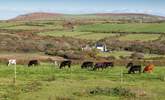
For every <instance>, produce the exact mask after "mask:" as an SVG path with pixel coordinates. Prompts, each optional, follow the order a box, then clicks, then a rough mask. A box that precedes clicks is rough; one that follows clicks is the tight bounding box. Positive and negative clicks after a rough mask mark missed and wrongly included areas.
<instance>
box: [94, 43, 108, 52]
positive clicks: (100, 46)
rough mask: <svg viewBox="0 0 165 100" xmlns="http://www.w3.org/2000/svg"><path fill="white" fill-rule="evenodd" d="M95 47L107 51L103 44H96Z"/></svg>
mask: <svg viewBox="0 0 165 100" xmlns="http://www.w3.org/2000/svg"><path fill="white" fill-rule="evenodd" d="M96 49H98V50H100V51H101V52H107V51H108V50H107V46H106V45H105V44H104V45H103V44H96Z"/></svg>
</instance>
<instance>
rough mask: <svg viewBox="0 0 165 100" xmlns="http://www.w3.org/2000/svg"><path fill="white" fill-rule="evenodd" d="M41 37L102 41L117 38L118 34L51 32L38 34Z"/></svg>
mask: <svg viewBox="0 0 165 100" xmlns="http://www.w3.org/2000/svg"><path fill="white" fill-rule="evenodd" d="M38 34H39V35H49V36H57V37H62V36H70V37H75V38H80V39H88V40H100V39H103V38H105V37H112V36H116V35H117V34H111V33H92V32H77V31H73V32H72V31H51V32H43V33H38Z"/></svg>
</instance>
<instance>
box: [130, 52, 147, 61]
mask: <svg viewBox="0 0 165 100" xmlns="http://www.w3.org/2000/svg"><path fill="white" fill-rule="evenodd" d="M130 58H131V59H143V58H144V54H142V53H137V52H136V53H133V54H131V56H130Z"/></svg>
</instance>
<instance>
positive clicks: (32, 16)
mask: <svg viewBox="0 0 165 100" xmlns="http://www.w3.org/2000/svg"><path fill="white" fill-rule="evenodd" d="M59 16H63V14H60V13H46V12H36V13H29V14H25V15H20V16H17V17H16V18H13V19H11V20H49V19H52V18H55V17H59Z"/></svg>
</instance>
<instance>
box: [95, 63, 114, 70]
mask: <svg viewBox="0 0 165 100" xmlns="http://www.w3.org/2000/svg"><path fill="white" fill-rule="evenodd" d="M113 66H114V63H113V62H98V63H96V64H95V66H94V68H93V70H97V69H100V68H101V69H102V70H103V69H106V68H108V67H113Z"/></svg>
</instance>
